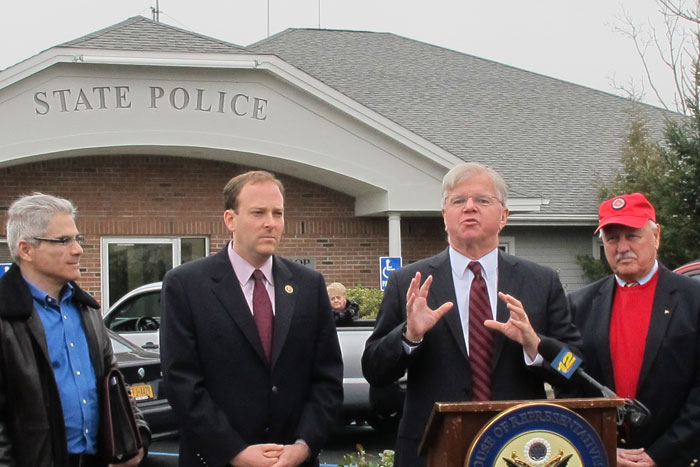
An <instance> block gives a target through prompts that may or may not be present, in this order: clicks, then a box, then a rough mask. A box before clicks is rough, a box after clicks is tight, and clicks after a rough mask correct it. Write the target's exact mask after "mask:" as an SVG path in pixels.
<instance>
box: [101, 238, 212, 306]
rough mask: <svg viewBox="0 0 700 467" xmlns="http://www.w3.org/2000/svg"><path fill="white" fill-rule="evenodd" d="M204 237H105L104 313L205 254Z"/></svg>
mask: <svg viewBox="0 0 700 467" xmlns="http://www.w3.org/2000/svg"><path fill="white" fill-rule="evenodd" d="M208 251H209V241H208V239H207V238H205V237H186V238H158V237H141V238H130V237H111V238H110V237H104V238H102V243H101V252H102V306H103V309H104V311H106V310H108V309H109V307H110V306H111V305H112V304H113V303H114V302H116V301H117V300H118V299H119V298H120V297H122V296H123V295H124V294H126V293H127V292H129V291H131V290H133V289H135V288H136V287H139V286H141V285H144V284H149V283H151V282H159V281H161V280H163V276H165V273H166V272H168V271H169V270H170V269H172V268H174V267H175V266H178V265H180V264H183V263H186V262H188V261H191V260H193V259H196V258H203V257H204V256H206V255H207V254H208Z"/></svg>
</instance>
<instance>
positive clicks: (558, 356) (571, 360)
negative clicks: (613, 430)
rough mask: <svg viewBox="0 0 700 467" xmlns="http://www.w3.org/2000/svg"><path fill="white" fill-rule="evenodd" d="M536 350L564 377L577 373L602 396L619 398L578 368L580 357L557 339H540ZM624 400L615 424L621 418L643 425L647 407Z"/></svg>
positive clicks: (647, 417) (639, 425) (568, 377)
mask: <svg viewBox="0 0 700 467" xmlns="http://www.w3.org/2000/svg"><path fill="white" fill-rule="evenodd" d="M537 351H538V352H539V354H540V355H542V358H544V359H545V360H546V361H548V362H551V363H550V365H551V366H552V368H554V369H555V370H556V371H557V372H558V373H559V374H561V375H562V376H564V377H565V378H566V379H571V377H572V376H573V375H574V374H577V375H579V376H580V377H581V378H583V379H584V380H586V381H587V382H588V383H589V384H590V385H591V386H593V387H594V388H596V389H597V390H598V391H600V392H601V394H603V396H604V397H606V398H609V399H621V398H620V397H618V395H617V394H615V392H614V391H613V390H612V389H610V388H609V387H607V386H605V385H604V384H601V383H599V382H598V381H596V379H595V378H593V377H592V376H591V375H589V374H588V373H586V372H585V371H583V369H582V368H580V367H581V363H583V360H582V359H581V357H579V356H578V355H576V354H574V353H573V352H572V351H571V350H569V349H568V348H566V347H565V346H564V345H563V344H561V343H560V342H559V341H556V340H554V339H548V338H544V339H542V340H541V341H540V344H539V346H537ZM624 401H625V405H624V407H621V408H619V409H618V417H617V424H618V425H621V424H622V422H623V420H627V421H628V422H629V424H630V425H632V426H633V427H635V428H639V427H641V426H644V425H645V424H646V423H647V421H648V420H649V416H650V415H651V412H650V411H649V409H648V408H647V407H646V406H645V405H644V404H642V403H641V402H639V401H638V400H633V399H624Z"/></svg>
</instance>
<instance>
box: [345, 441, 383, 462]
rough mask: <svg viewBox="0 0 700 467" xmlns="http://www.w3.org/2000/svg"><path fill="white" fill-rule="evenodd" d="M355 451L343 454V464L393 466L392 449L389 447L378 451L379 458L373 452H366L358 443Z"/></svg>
mask: <svg viewBox="0 0 700 467" xmlns="http://www.w3.org/2000/svg"><path fill="white" fill-rule="evenodd" d="M355 449H357V451H356V452H353V453H350V454H345V456H343V464H344V465H346V466H352V467H394V451H391V450H389V449H386V450H384V451H383V452H381V453H379V459H376V458H377V456H375V455H373V454H367V453H366V452H365V448H363V447H362V445H361V444H358V445H357V446H356V447H355Z"/></svg>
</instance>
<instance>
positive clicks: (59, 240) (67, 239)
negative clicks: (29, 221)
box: [32, 234, 85, 246]
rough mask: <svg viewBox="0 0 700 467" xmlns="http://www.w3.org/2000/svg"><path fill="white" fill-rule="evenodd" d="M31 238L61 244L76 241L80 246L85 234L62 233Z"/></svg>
mask: <svg viewBox="0 0 700 467" xmlns="http://www.w3.org/2000/svg"><path fill="white" fill-rule="evenodd" d="M32 238H33V239H34V240H38V241H40V242H49V243H60V244H61V245H63V246H69V245H72V244H73V242H76V243H77V244H78V245H80V246H83V245H85V235H82V234H78V235H76V236H75V237H71V236H70V235H63V236H62V237H56V238H44V237H32Z"/></svg>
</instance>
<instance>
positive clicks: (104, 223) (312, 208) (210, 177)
mask: <svg viewBox="0 0 700 467" xmlns="http://www.w3.org/2000/svg"><path fill="white" fill-rule="evenodd" d="M247 170H250V167H243V166H239V165H235V164H230V163H226V162H218V161H210V160H201V159H187V158H176V157H166V156H85V157H75V158H68V159H57V160H52V161H43V162H36V163H30V164H23V165H18V166H12V167H6V168H2V169H0V180H2V183H0V222H1V223H2V230H1V231H0V236H3V237H4V236H5V223H6V221H7V217H6V213H7V209H8V207H9V205H10V204H11V202H12V201H13V200H14V199H16V198H17V197H18V196H19V195H22V194H27V193H31V192H33V191H41V192H44V193H50V194H54V195H57V196H61V197H64V198H68V199H70V200H72V201H73V202H74V203H75V205H76V206H77V207H78V221H77V224H78V228H79V229H80V231H81V232H82V233H83V234H85V236H86V238H87V245H86V246H85V253H84V255H83V258H82V260H81V270H82V278H81V280H80V285H81V286H82V287H84V288H86V289H87V290H88V291H89V292H90V293H92V294H93V295H94V296H95V297H96V298H98V300H99V299H100V238H101V237H102V236H206V237H209V239H210V249H211V252H212V253H214V252H216V251H218V250H219V249H220V248H221V247H222V246H223V245H224V244H225V243H226V242H227V240H228V239H229V238H230V233H229V232H228V231H227V230H226V228H225V226H224V224H223V221H222V214H223V210H224V208H223V201H222V196H221V190H222V189H223V187H224V185H225V184H226V182H227V181H228V180H229V179H230V178H231V177H233V176H235V175H237V174H239V173H242V172H244V171H247ZM279 178H280V179H281V180H282V181H283V183H284V185H285V189H286V197H285V198H286V199H285V211H286V214H285V233H284V236H283V239H282V243H281V245H280V249H279V253H280V254H282V255H289V256H312V257H315V258H316V268H317V269H318V270H319V271H320V272H322V273H323V274H324V275H325V277H326V281H327V282H334V281H339V282H343V283H344V284H346V285H347V286H353V285H360V284H361V285H366V286H370V287H377V286H378V275H379V272H378V270H379V265H378V261H377V257H378V256H386V255H387V254H388V241H387V236H388V221H387V219H386V218H385V217H376V218H374V217H372V218H369V217H363V218H357V217H354V214H353V213H354V199H353V198H352V197H350V196H347V195H345V194H343V193H340V192H337V191H335V190H332V189H329V188H326V187H323V186H320V185H316V184H313V183H309V182H305V181H302V180H299V179H296V178H292V177H286V176H280V177H279ZM444 247H445V234H444V229H443V224H442V219H441V218H439V217H435V218H404V219H403V220H402V250H403V257H404V264H409V263H411V262H414V261H416V260H418V259H420V258H423V257H426V256H430V255H432V254H435V253H436V252H438V251H440V250H442V249H443V248H444Z"/></svg>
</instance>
